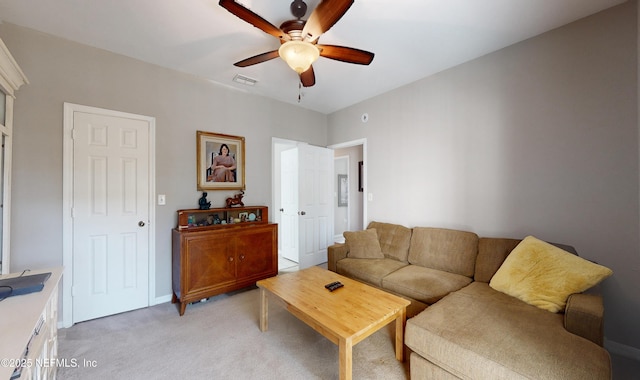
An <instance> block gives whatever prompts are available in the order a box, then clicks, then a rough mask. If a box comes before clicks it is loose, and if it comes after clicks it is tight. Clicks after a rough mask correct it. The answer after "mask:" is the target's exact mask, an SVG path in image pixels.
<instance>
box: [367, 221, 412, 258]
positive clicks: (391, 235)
mask: <svg viewBox="0 0 640 380" xmlns="http://www.w3.org/2000/svg"><path fill="white" fill-rule="evenodd" d="M367 228H375V229H376V231H377V232H378V240H379V241H380V249H382V253H383V254H384V256H385V257H386V258H388V259H395V260H399V261H402V262H405V263H406V262H407V257H408V256H409V244H410V243H411V229H410V228H407V227H404V226H401V225H399V224H392V223H380V222H371V223H369V226H368V227H367Z"/></svg>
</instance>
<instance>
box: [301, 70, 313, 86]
mask: <svg viewBox="0 0 640 380" xmlns="http://www.w3.org/2000/svg"><path fill="white" fill-rule="evenodd" d="M300 82H302V85H303V86H304V87H311V86H313V85H314V84H316V74H315V73H314V72H313V66H309V69H308V70H307V71H305V72H303V73H302V74H300Z"/></svg>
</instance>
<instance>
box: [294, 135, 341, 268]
mask: <svg viewBox="0 0 640 380" xmlns="http://www.w3.org/2000/svg"><path fill="white" fill-rule="evenodd" d="M281 157H282V162H281V165H282V167H283V171H282V189H281V190H282V197H283V199H282V202H281V203H282V207H283V209H284V211H283V215H282V219H281V224H282V228H283V229H284V231H283V240H285V241H283V242H282V250H283V256H284V257H287V258H290V256H291V255H292V254H291V253H289V252H290V251H291V250H292V249H293V250H295V252H294V254H295V253H297V256H298V259H297V260H294V261H297V262H298V266H299V268H300V269H304V268H308V267H310V266H313V265H318V264H321V263H324V262H326V261H327V248H328V247H329V245H330V244H331V242H332V237H333V207H332V203H331V201H332V199H333V197H332V188H333V182H332V178H331V175H332V173H333V150H331V149H327V148H322V147H318V146H313V145H299V146H298V147H296V148H294V149H290V150H287V151H284V152H282V155H281ZM290 259H291V258H290Z"/></svg>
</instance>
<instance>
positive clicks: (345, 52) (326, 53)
mask: <svg viewBox="0 0 640 380" xmlns="http://www.w3.org/2000/svg"><path fill="white" fill-rule="evenodd" d="M316 47H317V48H318V49H320V56H321V57H325V58H330V59H335V60H337V61H342V62H348V63H355V64H358V65H368V64H370V63H371V61H373V57H374V55H375V54H373V53H371V52H368V51H365V50H360V49H355V48H350V47H345V46H336V45H316Z"/></svg>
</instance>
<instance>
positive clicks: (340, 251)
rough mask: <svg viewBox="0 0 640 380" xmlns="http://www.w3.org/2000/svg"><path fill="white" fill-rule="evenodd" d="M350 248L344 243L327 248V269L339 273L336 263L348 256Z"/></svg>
mask: <svg viewBox="0 0 640 380" xmlns="http://www.w3.org/2000/svg"><path fill="white" fill-rule="evenodd" d="M347 253H349V248H348V247H347V245H346V244H344V243H336V244H334V245H331V246H329V248H328V249H327V269H329V270H330V271H332V272H336V273H337V269H336V264H337V263H338V261H340V260H342V259H344V258H346V257H347Z"/></svg>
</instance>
